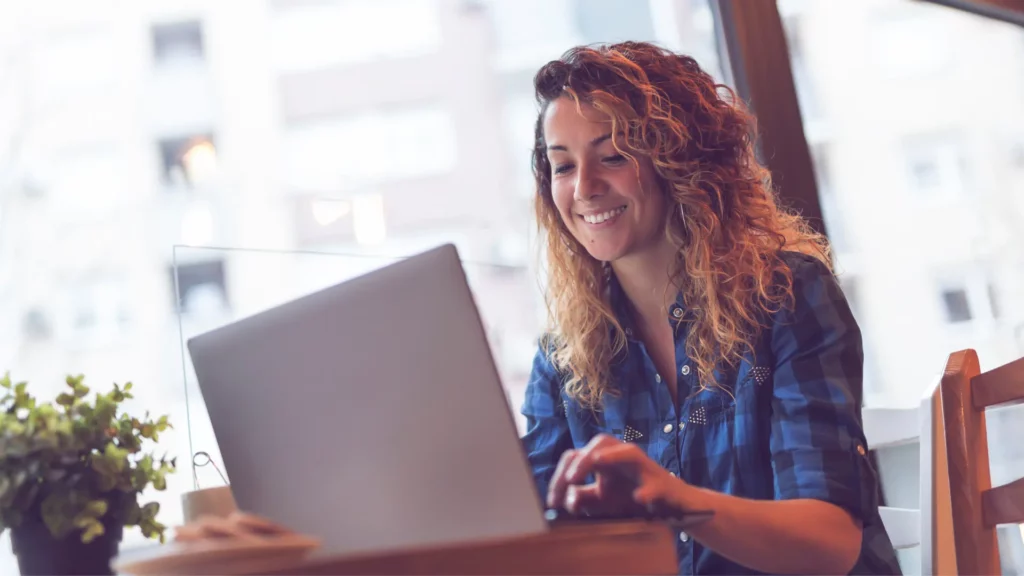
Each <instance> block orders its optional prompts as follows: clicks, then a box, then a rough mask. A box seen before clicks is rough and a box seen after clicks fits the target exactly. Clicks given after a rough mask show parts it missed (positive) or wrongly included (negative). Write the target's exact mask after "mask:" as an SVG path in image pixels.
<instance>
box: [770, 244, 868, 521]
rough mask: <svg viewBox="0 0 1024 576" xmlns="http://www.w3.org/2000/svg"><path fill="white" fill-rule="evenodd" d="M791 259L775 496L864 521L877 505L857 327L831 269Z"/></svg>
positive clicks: (775, 329) (776, 422) (781, 317)
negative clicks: (826, 505) (819, 504)
mask: <svg viewBox="0 0 1024 576" xmlns="http://www.w3.org/2000/svg"><path fill="white" fill-rule="evenodd" d="M790 263H791V264H790V267H791V269H792V271H793V297H794V301H793V306H792V307H791V308H789V309H784V310H782V311H780V312H778V313H777V314H776V315H775V320H774V322H773V326H772V349H773V352H774V356H775V369H774V378H773V380H774V390H773V394H772V426H771V452H772V467H773V470H774V474H775V497H776V499H795V498H810V499H816V500H823V501H826V502H830V503H832V504H836V505H838V506H841V507H842V508H844V509H846V510H847V511H849V512H850V513H851V514H853V515H854V516H855V517H857V518H858V519H861V520H864V519H866V518H868V517H870V516H871V515H873V514H874V513H875V510H877V506H878V503H877V482H876V478H875V475H874V472H873V470H872V468H871V465H870V462H869V461H868V459H867V457H866V446H865V443H864V432H863V428H862V425H861V421H860V406H861V392H862V381H863V373H864V363H863V358H864V354H863V348H862V343H861V333H860V329H859V328H858V327H857V322H856V320H854V318H853V314H852V313H851V311H850V307H849V305H848V304H847V301H846V298H845V297H844V296H843V293H842V290H841V289H840V287H839V283H838V282H837V281H836V279H835V277H834V276H833V275H832V273H831V272H830V271H829V270H828V268H826V267H825V266H824V265H823V264H822V263H820V262H818V261H817V260H814V259H812V258H810V257H804V256H800V257H796V258H793V259H791V260H790Z"/></svg>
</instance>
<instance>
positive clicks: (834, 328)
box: [522, 252, 900, 574]
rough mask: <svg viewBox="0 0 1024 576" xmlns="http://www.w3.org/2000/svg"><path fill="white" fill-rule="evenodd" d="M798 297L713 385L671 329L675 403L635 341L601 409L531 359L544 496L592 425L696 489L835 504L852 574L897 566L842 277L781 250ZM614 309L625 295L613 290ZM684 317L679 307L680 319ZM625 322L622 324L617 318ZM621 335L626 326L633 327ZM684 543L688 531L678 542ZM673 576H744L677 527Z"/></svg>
mask: <svg viewBox="0 0 1024 576" xmlns="http://www.w3.org/2000/svg"><path fill="white" fill-rule="evenodd" d="M783 259H784V260H785V261H786V263H787V264H788V265H789V267H790V269H791V270H792V271H793V283H794V285H793V292H794V296H795V302H794V304H795V305H794V306H793V307H792V308H791V309H785V310H782V311H780V312H778V313H776V314H775V315H774V316H773V317H772V318H771V323H770V326H771V329H766V330H763V331H762V334H761V336H760V338H759V341H758V342H757V344H756V346H755V348H754V353H753V354H749V355H748V357H747V358H746V360H745V361H744V362H743V363H742V364H741V365H740V366H738V367H737V368H734V369H730V370H723V371H720V372H718V373H717V374H716V376H717V381H718V383H720V384H722V385H724V386H725V387H726V388H727V389H728V392H726V391H724V390H721V389H718V388H716V389H713V390H704V391H700V390H699V384H698V381H697V374H696V370H695V369H693V368H692V367H691V366H690V364H689V359H688V358H687V356H686V351H685V349H684V339H685V335H686V323H685V322H683V323H681V324H679V323H678V322H677V321H676V320H675V319H674V318H673V317H672V316H674V317H679V316H680V315H681V312H682V310H681V309H679V310H677V308H679V306H678V304H677V306H676V307H675V308H673V310H671V311H670V318H669V321H670V322H672V323H673V325H677V324H678V328H677V329H676V370H677V381H678V383H679V396H680V406H679V407H678V408H677V407H676V406H674V405H673V402H672V399H671V396H670V395H669V393H668V389H667V387H666V386H665V385H664V384H663V383H662V382H661V378H660V376H659V375H658V374H657V370H656V368H655V367H654V364H653V363H652V361H651V358H650V356H649V355H648V354H647V352H646V351H645V348H644V346H643V345H642V344H641V343H640V342H638V341H636V340H635V339H633V338H630V339H629V346H628V349H627V351H626V353H625V354H624V355H623V356H622V357H621V358H620V359H619V360H618V361H617V362H616V364H615V366H613V367H612V374H613V378H614V381H615V382H616V385H617V386H618V387H619V389H620V392H621V393H620V394H618V395H617V396H615V397H610V398H608V399H607V400H606V401H605V404H604V406H603V409H602V410H601V411H599V412H596V413H595V412H593V411H591V410H587V409H583V408H581V407H580V406H579V405H578V404H576V403H575V402H573V401H572V400H570V399H569V398H568V397H567V396H566V395H565V393H564V390H563V389H562V382H563V377H562V375H560V374H559V373H557V371H556V370H555V368H554V367H553V366H552V364H551V362H550V361H549V359H548V357H547V354H546V350H544V348H543V347H542V349H541V350H540V351H539V352H538V354H537V356H536V358H535V359H534V365H533V374H532V376H531V378H530V382H529V385H528V387H527V391H526V400H525V403H524V405H523V410H522V411H523V414H524V415H525V416H526V418H527V432H526V435H525V436H524V437H523V445H524V448H525V450H526V453H527V455H528V458H529V461H530V464H531V466H532V469H533V475H534V480H535V482H536V485H537V489H538V491H539V493H540V494H541V495H544V494H545V493H546V492H547V486H548V482H549V481H550V480H551V476H552V474H553V472H554V467H555V465H556V464H557V462H558V458H559V456H560V455H561V453H562V452H563V451H565V450H567V449H570V448H573V447H576V448H579V447H582V446H584V445H585V444H586V443H587V442H588V441H589V440H590V439H591V438H592V437H594V436H595V435H596V434H598V433H602V432H604V433H608V434H612V435H614V436H616V437H618V438H620V439H622V440H624V441H627V442H635V443H636V444H638V445H640V446H642V447H643V448H644V449H645V450H646V452H647V454H648V455H649V456H650V457H651V458H652V459H654V460H655V461H657V462H659V463H660V464H661V465H662V466H664V467H665V468H666V469H668V470H669V471H671V472H673V473H675V474H676V475H678V476H680V477H681V478H683V479H684V480H686V481H687V482H688V483H690V484H692V485H695V486H702V487H706V488H711V489H713V490H717V491H719V492H724V493H728V494H734V495H736V496H742V497H745V498H753V499H762V500H767V499H776V500H782V499H792V498H813V499H818V500H824V501H826V502H831V503H833V504H836V505H838V506H842V507H843V508H845V509H846V510H848V511H850V512H851V513H852V514H853V515H854V516H856V517H857V518H859V519H861V521H862V522H863V524H864V536H863V541H862V548H861V555H860V559H859V560H858V562H857V565H856V566H855V567H854V570H853V573H855V574H899V573H900V568H899V565H898V564H897V561H896V554H895V551H894V550H893V547H892V544H891V543H890V541H889V537H888V535H887V534H886V533H885V529H884V528H883V526H882V523H881V519H880V518H879V516H878V499H877V496H878V483H877V478H876V475H875V472H874V470H873V469H872V467H871V464H870V461H869V460H868V458H867V456H866V446H865V439H864V433H863V430H862V426H861V422H860V406H861V380H862V376H863V374H862V371H863V353H862V348H861V334H860V330H859V328H858V327H857V323H856V321H855V320H854V319H853V315H852V314H851V312H850V308H849V306H848V305H847V303H846V299H845V297H844V296H843V294H842V291H841V290H840V288H839V284H838V282H836V280H835V278H834V277H833V276H832V274H830V273H829V272H828V270H827V268H825V267H824V266H823V265H822V264H821V263H820V262H818V261H816V260H815V259H813V258H811V257H808V256H804V255H801V254H796V253H790V252H786V253H784V254H783ZM610 297H611V298H612V303H613V305H615V306H616V310H617V313H618V315H619V317H620V319H622V320H625V319H626V318H627V316H625V315H624V314H622V312H621V310H622V308H621V305H622V300H623V296H622V294H621V293H620V292H618V290H616V289H614V288H613V290H612V292H611V296H610ZM684 319H685V317H684ZM627 326H628V325H627ZM630 332H631V331H627V334H629V333H630ZM684 540H685V541H684ZM677 551H678V555H679V573H680V574H749V573H751V571H750V570H749V569H747V568H745V567H743V566H740V565H738V564H735V563H733V562H731V561H729V560H727V559H726V558H724V557H722V556H719V555H717V554H715V553H713V552H711V551H710V550H707V549H704V548H703V547H702V546H701V545H700V544H698V543H696V542H694V541H693V540H692V539H690V538H686V537H685V536H684V537H682V538H679V539H678V540H677Z"/></svg>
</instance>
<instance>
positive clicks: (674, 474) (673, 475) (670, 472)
mask: <svg viewBox="0 0 1024 576" xmlns="http://www.w3.org/2000/svg"><path fill="white" fill-rule="evenodd" d="M669 474H671V475H672V477H673V478H675V476H676V473H675V472H672V471H671V470H670V471H669Z"/></svg>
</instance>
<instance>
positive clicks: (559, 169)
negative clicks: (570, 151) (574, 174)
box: [555, 164, 573, 174]
mask: <svg viewBox="0 0 1024 576" xmlns="http://www.w3.org/2000/svg"><path fill="white" fill-rule="evenodd" d="M572 169H573V165H572V164H558V165H556V166H555V174H565V173H566V172H568V171H570V170H572Z"/></svg>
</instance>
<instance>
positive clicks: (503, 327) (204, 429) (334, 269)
mask: <svg viewBox="0 0 1024 576" xmlns="http://www.w3.org/2000/svg"><path fill="white" fill-rule="evenodd" d="M453 242H454V243H455V244H456V247H458V246H459V244H462V242H461V241H460V240H458V239H453ZM437 244H438V242H435V241H432V240H424V241H419V242H410V243H408V244H407V245H406V246H404V247H402V246H397V245H392V246H391V249H390V250H389V251H387V252H385V251H383V250H380V251H370V250H361V251H353V252H348V253H329V252H309V251H304V252H297V251H277V250H245V249H228V248H197V247H177V248H176V249H175V251H174V267H173V274H174V283H175V286H176V293H177V299H176V300H177V309H178V311H179V314H178V322H179V327H178V343H177V344H178V347H179V349H180V350H181V353H180V355H177V356H178V359H177V361H179V362H180V363H181V365H180V367H179V368H178V370H169V371H168V373H177V374H180V375H181V376H180V377H179V382H180V384H179V387H178V389H179V390H182V393H180V394H177V395H174V396H173V397H168V398H166V399H156V398H152V399H146V400H145V401H146V404H147V405H149V406H154V405H158V406H165V407H166V410H167V411H169V412H170V413H171V415H172V420H173V421H174V422H175V423H176V424H177V432H176V434H175V435H174V436H175V437H174V439H173V440H171V441H169V442H165V443H164V444H165V446H166V447H167V449H168V450H173V452H174V454H176V455H178V456H179V463H180V465H181V466H180V468H181V472H180V473H179V474H178V475H177V477H175V478H174V479H173V481H172V484H173V485H172V486H170V487H169V488H170V489H169V490H168V491H167V493H166V494H164V495H158V496H159V497H160V498H162V499H163V500H166V502H162V504H165V509H166V518H165V521H168V520H169V521H172V522H174V521H178V520H180V505H178V503H177V498H178V497H179V496H180V494H182V493H184V492H186V491H189V490H193V489H196V488H208V487H212V486H217V485H222V484H223V483H224V482H225V478H224V477H222V475H224V476H226V471H225V470H224V468H223V464H222V462H223V461H222V458H221V455H220V451H219V449H218V446H217V442H216V438H215V436H214V433H213V427H212V424H211V422H210V418H209V415H208V414H207V411H206V406H205V404H204V402H203V398H202V393H201V392H200V389H199V386H198V383H197V381H196V377H195V372H194V370H193V367H192V363H191V359H190V358H189V355H188V352H187V349H186V348H185V342H186V341H187V340H188V339H189V338H192V337H193V336H197V335H199V334H202V333H204V332H207V331H209V330H212V329H215V328H217V327H220V326H223V325H225V324H228V323H231V322H234V321H236V320H240V319H242V318H245V317H248V316H252V315H253V314H256V313H258V312H261V311H264V310H267V309H269V308H273V307H275V306H278V305H281V304H284V303H286V302H289V301H291V300H294V299H296V298H300V297H302V296H305V295H308V294H311V293H313V292H316V291H318V290H321V289H323V288H326V287H329V286H332V285H335V284H338V283H340V282H344V281H346V280H349V279H352V278H355V277H357V276H360V275H362V274H365V273H367V272H370V271H372V270H376V269H378V268H381V267H383V266H386V265H388V264H392V263H394V262H397V261H399V260H400V259H402V258H404V257H407V256H409V255H412V254H414V253H419V252H421V251H424V250H427V249H429V248H432V247H434V246H435V245H437ZM460 252H461V251H460ZM463 268H464V270H465V272H466V276H467V279H468V281H469V284H470V288H471V290H472V291H473V296H474V299H475V300H476V304H477V307H478V309H479V311H480V315H481V320H482V321H483V324H484V327H485V330H486V332H487V336H488V342H489V344H490V347H491V352H492V354H493V356H494V359H495V362H496V364H497V366H498V370H499V373H500V376H501V380H502V385H503V386H504V388H505V392H506V395H507V398H508V402H509V409H510V410H511V411H512V413H513V414H514V415H515V417H516V422H517V425H518V427H519V429H520V432H522V430H523V425H524V422H523V420H522V418H521V416H520V415H519V407H520V406H521V404H522V399H523V393H524V389H525V385H526V380H527V377H528V376H529V371H530V367H531V362H532V359H533V355H534V353H535V351H536V345H537V338H538V337H539V336H540V334H541V331H542V329H543V322H544V313H543V304H542V301H541V292H540V288H539V285H538V284H537V282H536V275H535V273H534V271H532V270H529V269H528V268H526V267H515V266H503V265H494V264H488V263H481V262H471V261H465V260H464V261H463ZM310 401H315V399H310ZM245 403H246V399H245V398H239V399H238V409H239V410H243V411H244V410H245ZM198 453H206V454H208V455H209V457H210V461H211V462H212V464H210V465H203V464H205V462H206V458H205V457H203V458H199V459H196V460H194V459H193V456H194V455H196V454H198ZM196 464H198V465H196Z"/></svg>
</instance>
